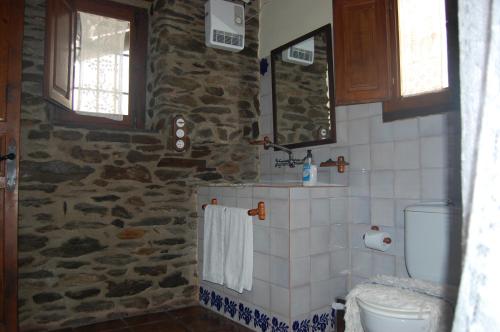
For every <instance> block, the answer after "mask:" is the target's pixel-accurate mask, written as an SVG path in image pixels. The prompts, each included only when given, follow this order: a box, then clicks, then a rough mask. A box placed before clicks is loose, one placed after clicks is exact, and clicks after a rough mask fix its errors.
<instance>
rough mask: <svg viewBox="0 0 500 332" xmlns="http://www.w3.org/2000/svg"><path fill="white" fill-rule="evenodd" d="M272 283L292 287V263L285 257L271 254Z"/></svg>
mask: <svg viewBox="0 0 500 332" xmlns="http://www.w3.org/2000/svg"><path fill="white" fill-rule="evenodd" d="M269 262H270V269H271V283H272V284H273V285H276V286H280V287H285V288H288V287H290V264H289V260H288V259H285V258H280V257H275V256H270V257H269Z"/></svg>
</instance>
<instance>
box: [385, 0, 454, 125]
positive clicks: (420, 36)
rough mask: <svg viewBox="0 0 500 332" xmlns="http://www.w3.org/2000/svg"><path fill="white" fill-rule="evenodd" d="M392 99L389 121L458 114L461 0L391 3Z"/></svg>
mask: <svg viewBox="0 0 500 332" xmlns="http://www.w3.org/2000/svg"><path fill="white" fill-rule="evenodd" d="M389 1H390V3H389V9H390V10H389V19H390V23H391V26H390V38H391V41H390V42H391V46H392V47H391V49H392V58H391V66H392V68H391V72H392V73H393V79H392V87H391V98H390V99H389V100H387V101H384V103H383V109H384V113H383V117H384V121H392V120H397V119H401V118H408V117H414V116H420V115H427V114H432V113H440V112H445V111H450V110H456V109H458V107H459V106H458V105H459V98H458V90H459V77H458V74H459V73H458V28H457V1H456V0H401V1H397V0H389Z"/></svg>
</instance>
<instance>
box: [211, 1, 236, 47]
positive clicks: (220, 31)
mask: <svg viewBox="0 0 500 332" xmlns="http://www.w3.org/2000/svg"><path fill="white" fill-rule="evenodd" d="M205 44H206V45H207V46H208V47H213V48H219V49H223V50H227V51H231V52H239V51H241V50H242V49H243V48H244V47H245V8H244V7H243V6H242V5H240V4H236V3H232V2H228V1H224V0H208V1H207V2H206V3H205Z"/></svg>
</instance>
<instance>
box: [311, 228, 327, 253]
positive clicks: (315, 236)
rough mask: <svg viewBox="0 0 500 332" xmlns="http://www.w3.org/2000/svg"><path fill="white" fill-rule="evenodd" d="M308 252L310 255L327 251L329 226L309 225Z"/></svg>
mask: <svg viewBox="0 0 500 332" xmlns="http://www.w3.org/2000/svg"><path fill="white" fill-rule="evenodd" d="M310 231H311V238H310V253H311V255H314V254H320V253H325V252H328V251H329V245H330V226H318V227H311V230H310Z"/></svg>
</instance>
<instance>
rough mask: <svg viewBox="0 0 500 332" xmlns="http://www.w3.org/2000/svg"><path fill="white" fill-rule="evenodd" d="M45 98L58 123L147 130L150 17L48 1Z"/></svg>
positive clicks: (81, 1) (83, 1) (95, 3)
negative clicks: (51, 105)
mask: <svg viewBox="0 0 500 332" xmlns="http://www.w3.org/2000/svg"><path fill="white" fill-rule="evenodd" d="M46 22H47V24H46V40H45V74H44V76H45V77H44V79H45V82H44V95H45V97H46V98H47V99H48V100H49V101H51V102H54V103H56V104H57V105H58V106H60V107H56V108H54V110H53V111H52V114H51V118H52V120H53V121H54V123H56V124H61V125H73V126H82V127H97V128H137V129H141V128H143V127H144V109H145V96H146V77H145V75H146V74H145V73H146V50H147V31H148V27H147V13H146V10H144V9H142V8H136V7H132V6H128V5H123V4H120V3H115V2H112V1H105V0H48V1H47V16H46Z"/></svg>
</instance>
